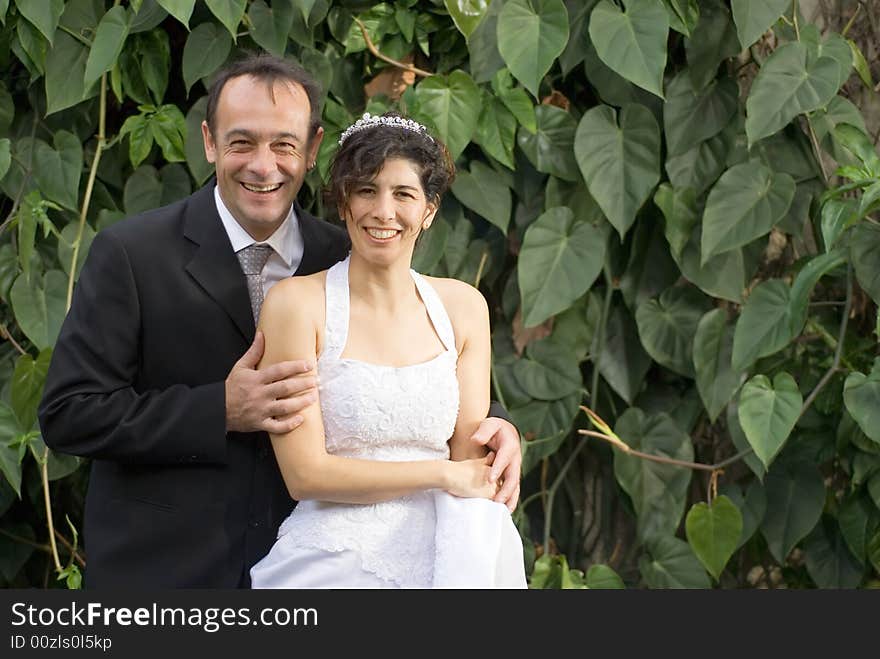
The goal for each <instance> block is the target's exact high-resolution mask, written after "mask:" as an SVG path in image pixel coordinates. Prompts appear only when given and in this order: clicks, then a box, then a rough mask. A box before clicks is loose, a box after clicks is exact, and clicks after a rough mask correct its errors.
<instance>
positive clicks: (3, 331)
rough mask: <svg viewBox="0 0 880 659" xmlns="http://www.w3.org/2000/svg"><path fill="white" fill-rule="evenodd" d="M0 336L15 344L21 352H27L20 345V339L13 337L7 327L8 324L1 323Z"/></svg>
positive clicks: (24, 353)
mask: <svg viewBox="0 0 880 659" xmlns="http://www.w3.org/2000/svg"><path fill="white" fill-rule="evenodd" d="M0 337H3V338H4V339H6V340H7V341H9V342H10V343H11V344H12V345H13V346H15V349H16V350H18V352H19V354H22V355H26V354H27V350H25V349H24V348H22V347H21V346H20V345H18V341H16V340H15V339H14V338H13V337H12V334H10V333H9V330H8V329H6V325H4V324H3V323H0Z"/></svg>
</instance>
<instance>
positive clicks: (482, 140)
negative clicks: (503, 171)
mask: <svg viewBox="0 0 880 659" xmlns="http://www.w3.org/2000/svg"><path fill="white" fill-rule="evenodd" d="M474 141H475V142H476V143H477V144H479V145H480V146H481V147H482V148H483V151H485V152H486V153H487V154H489V155H490V156H492V157H493V158H495V160H497V161H498V162H500V163H501V164H503V165H504V166H506V167H508V168H510V169H514V168H515V167H516V165H515V163H514V159H513V147H514V145H515V144H516V117H514V116H513V114H512V113H511V112H510V110H508V109H507V106H506V105H504V103H503V102H502V101H501V100H500V99H498V98H497V97H496V96H494V95H492V94H484V95H483V109H482V111H481V112H480V119H479V120H478V121H477V132H476V135H474ZM573 157H574V156H573V155H572V158H573Z"/></svg>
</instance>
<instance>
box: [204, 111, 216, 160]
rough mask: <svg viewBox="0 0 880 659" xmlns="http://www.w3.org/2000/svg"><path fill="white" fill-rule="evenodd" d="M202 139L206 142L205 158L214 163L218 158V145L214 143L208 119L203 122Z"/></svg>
mask: <svg viewBox="0 0 880 659" xmlns="http://www.w3.org/2000/svg"><path fill="white" fill-rule="evenodd" d="M202 141H203V142H204V144H205V160H207V161H208V162H210V163H214V162H215V161H216V160H217V145H216V144H215V143H214V138H213V136H212V135H211V129H210V128H208V122H207V121H203V122H202Z"/></svg>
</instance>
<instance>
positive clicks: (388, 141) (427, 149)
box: [326, 112, 455, 209]
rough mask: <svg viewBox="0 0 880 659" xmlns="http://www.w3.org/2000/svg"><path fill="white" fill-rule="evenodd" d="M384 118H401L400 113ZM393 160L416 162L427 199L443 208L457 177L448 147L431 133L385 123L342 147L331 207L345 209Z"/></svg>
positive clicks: (329, 200) (334, 171) (336, 160)
mask: <svg viewBox="0 0 880 659" xmlns="http://www.w3.org/2000/svg"><path fill="white" fill-rule="evenodd" d="M382 116H383V117H401V115H400V114H398V113H396V112H386V113H385V114H383V115H382ZM389 158H402V159H404V160H408V161H409V162H411V163H413V164H414V165H415V167H416V171H417V173H418V175H419V180H420V181H421V183H422V190H423V192H424V193H425V198H426V199H427V200H428V201H429V202H431V203H433V204H435V205H437V206H439V205H440V198H441V197H442V196H443V193H444V192H446V190H447V189H448V188H449V186H450V185H451V184H452V181H453V179H454V178H455V165H454V163H453V162H452V157H451V156H450V154H449V151H448V149H447V148H446V145H445V144H443V142H441V141H440V140H439V139H437V138H436V137H431V136H430V135H428V134H427V133H421V132H416V131H412V130H406V129H404V128H400V127H398V126H387V125H381V124H380V125H376V126H370V127H369V128H366V129H364V130H360V131H357V132H355V133H352V134H350V135H349V136H348V137H347V138H346V139H345V141H344V142H343V143H342V145H341V146H340V147H339V150H338V151H337V152H336V155H335V156H334V157H333V163H332V164H331V166H330V181H329V183H328V187H327V193H326V200H327V203H328V205H334V206H335V207H336V208H337V209H341V208H345V206H346V203H347V202H348V197H349V195H350V194H351V191H352V190H354V189H355V188H356V187H357V186H358V185H359V184H363V183H365V182H368V181H372V180H373V179H374V178H375V177H376V176H377V175H378V174H379V170H381V169H382V166H383V165H384V164H385V161H386V160H388V159H389Z"/></svg>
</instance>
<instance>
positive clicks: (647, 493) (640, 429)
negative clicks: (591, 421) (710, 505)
mask: <svg viewBox="0 0 880 659" xmlns="http://www.w3.org/2000/svg"><path fill="white" fill-rule="evenodd" d="M614 432H615V433H616V434H617V436H618V437H620V438H621V439H622V440H623V441H624V442H626V443H627V444H628V445H629V446H630V447H632V448H634V449H637V450H639V451H642V452H643V453H649V454H651V455H659V456H665V457H669V458H675V459H677V460H685V461H692V460H693V457H694V447H693V444H692V443H691V439H690V437H689V436H688V435H687V434H686V433H685V432H683V431H682V430H681V428H679V427H678V424H676V422H675V421H673V419H672V417H671V416H669V415H668V414H666V413H660V414H656V415H654V416H650V417H649V416H647V415H645V413H644V412H642V411H641V410H640V409H638V408H635V407H631V408H630V409H628V410H627V411H626V412H624V413H623V415H622V416H621V417H620V418H619V419H618V420H617V423H616V424H615V426H614ZM614 475H615V477H616V478H617V482H618V483H620V486H621V487H622V488H623V489H624V490H625V491H626V493H627V494H629V496H630V498H631V499H632V503H633V507H634V508H635V511H636V520H637V522H636V524H637V532H638V536H639V538H641V539H643V540H646V539H652V538H657V537H660V536H664V535H668V534H670V533H673V532H674V531H675V529H676V528H678V525H679V523H680V522H681V517H682V514H683V513H684V505H685V499H686V497H687V489H688V485H689V484H690V481H691V472H690V470H688V469H682V468H681V467H676V466H674V465H668V464H663V463H659V462H654V461H652V460H644V459H642V458H637V457H635V456H632V455H627V454H626V453H623V452H622V451H615V452H614Z"/></svg>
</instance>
